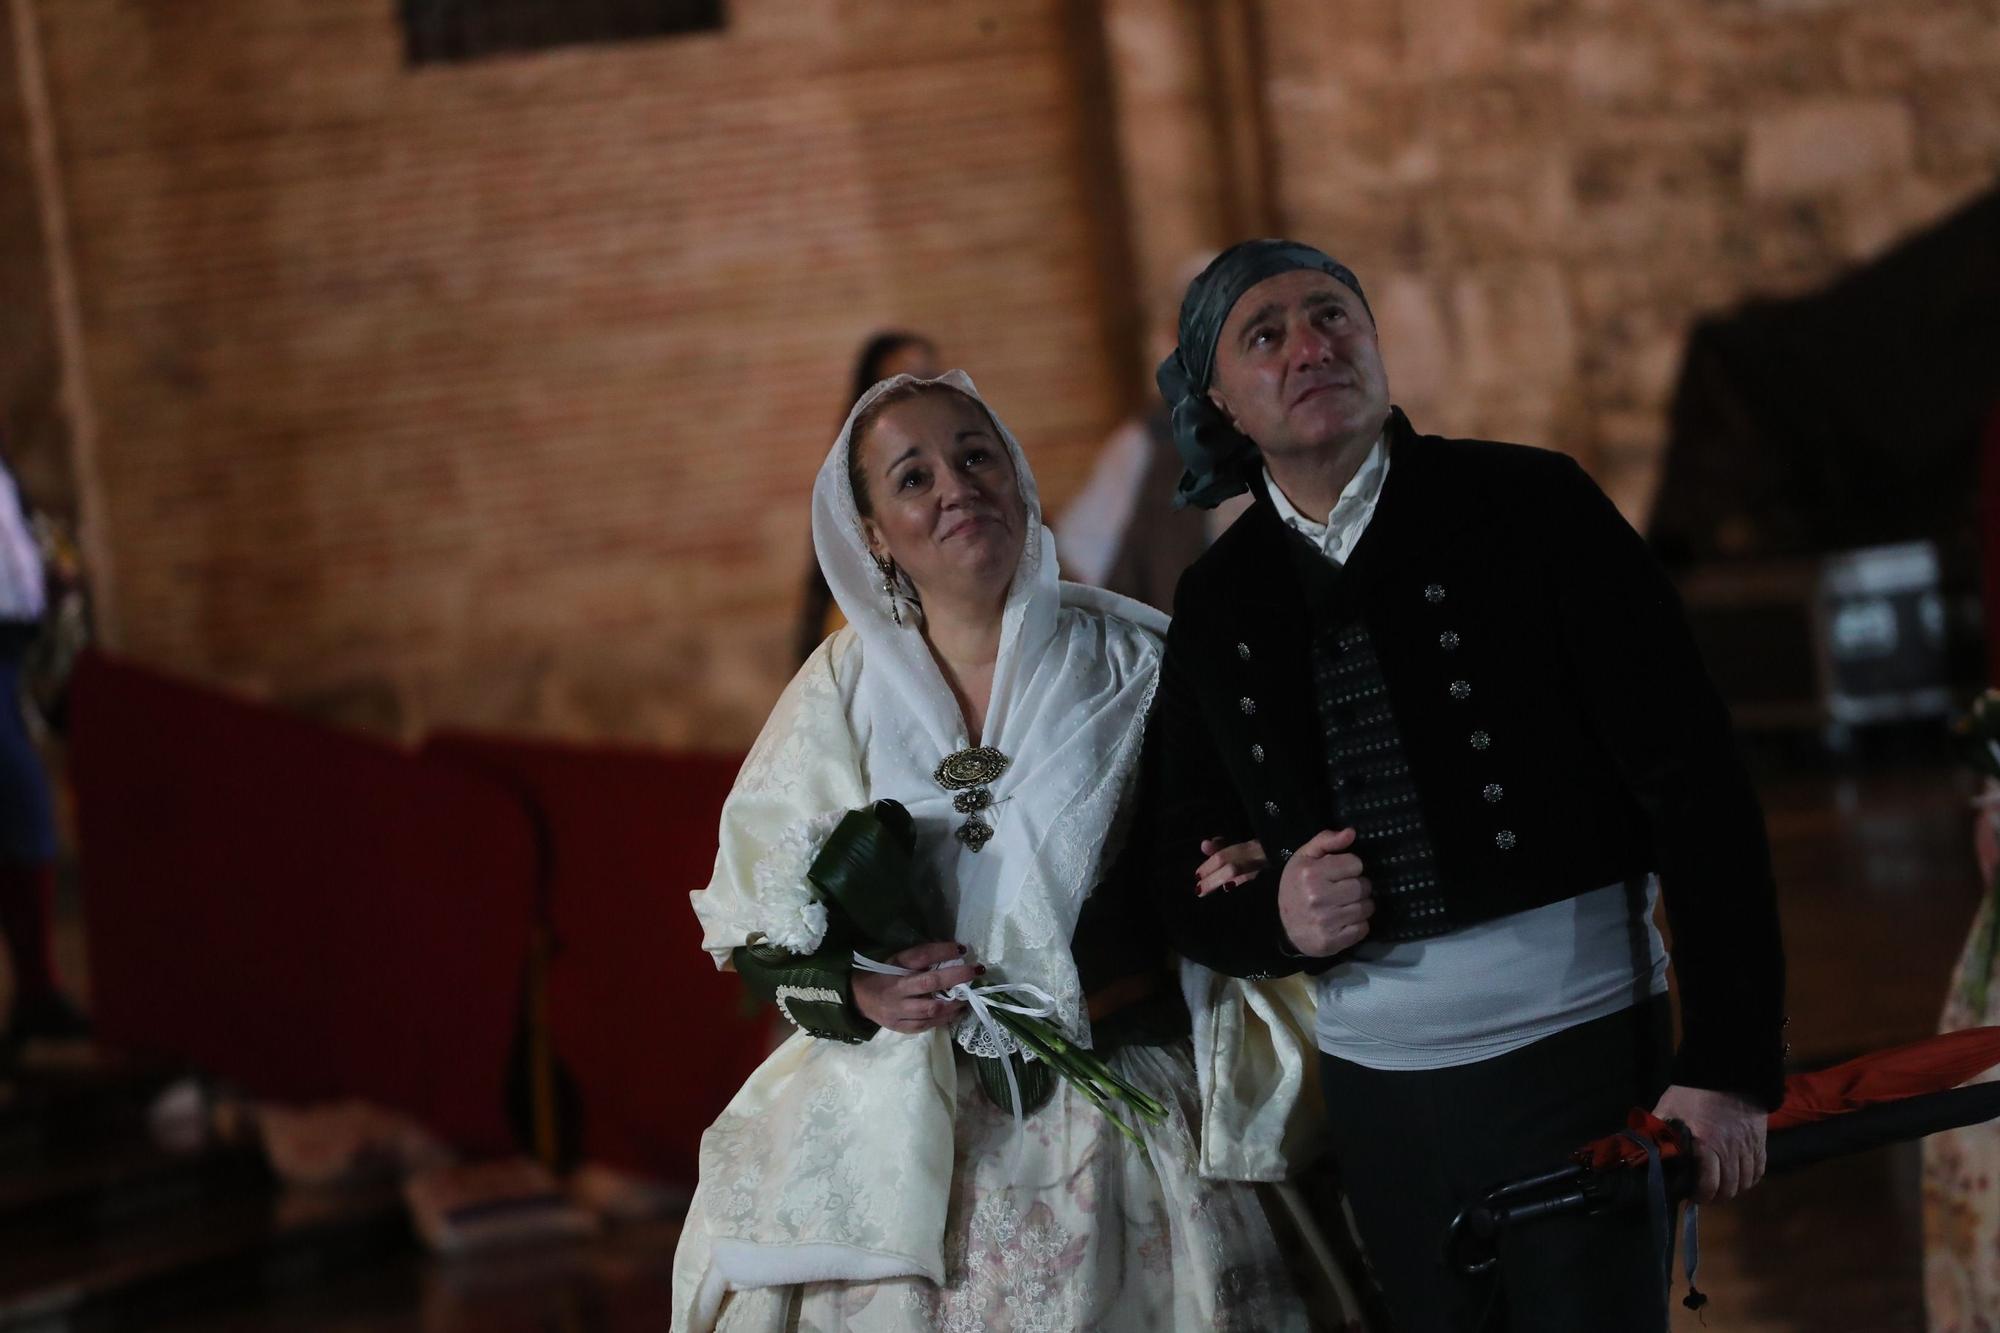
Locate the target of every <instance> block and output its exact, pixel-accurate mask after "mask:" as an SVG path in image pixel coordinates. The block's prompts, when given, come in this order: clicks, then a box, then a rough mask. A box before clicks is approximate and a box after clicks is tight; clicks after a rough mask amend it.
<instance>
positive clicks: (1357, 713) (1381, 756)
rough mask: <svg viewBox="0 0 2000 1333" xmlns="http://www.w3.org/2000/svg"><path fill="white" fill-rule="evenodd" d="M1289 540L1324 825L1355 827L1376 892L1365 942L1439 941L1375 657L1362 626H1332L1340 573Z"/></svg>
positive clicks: (1435, 892)
mask: <svg viewBox="0 0 2000 1333" xmlns="http://www.w3.org/2000/svg"><path fill="white" fill-rule="evenodd" d="M1290 535H1292V536H1293V537H1294V539H1295V540H1294V541H1293V542H1292V543H1291V546H1292V548H1293V550H1294V553H1295V555H1296V556H1297V558H1298V563H1299V569H1300V573H1301V574H1303V575H1304V576H1305V583H1306V587H1307V589H1308V596H1307V606H1308V614H1309V616H1310V617H1311V628H1312V677H1313V697H1314V703H1315V704H1316V705H1317V708H1318V712H1319V722H1320V728H1321V735H1322V738H1323V742H1324V745H1325V749H1326V779H1327V790H1328V791H1329V792H1330V793H1331V794H1332V800H1333V809H1332V810H1331V811H1330V812H1329V815H1330V819H1329V822H1328V824H1327V827H1329V828H1348V827H1352V828H1353V829H1354V832H1355V841H1354V846H1353V848H1352V850H1353V852H1354V854H1355V855H1356V856H1358V857H1360V858H1361V864H1362V867H1363V873H1364V874H1366V875H1367V877H1368V881H1369V883H1370V884H1371V885H1372V886H1373V888H1374V891H1375V915H1374V917H1373V918H1372V919H1371V920H1370V921H1369V930H1368V935H1369V938H1370V939H1377V940H1419V939H1426V938H1428V937H1430V936H1432V935H1442V934H1444V933H1445V932H1446V931H1448V930H1450V929H1451V928H1452V925H1453V920H1452V912H1451V908H1450V904H1449V903H1448V902H1447V901H1446V898H1445V892H1444V885H1443V882H1442V881H1441V879H1440V878H1439V875H1438V866H1437V855H1436V852H1435V851H1434V850H1433V849H1432V846H1431V838H1430V832H1429V830H1428V829H1426V828H1425V827H1424V812H1423V807H1422V805H1421V804H1420V803H1419V801H1418V798H1417V784H1416V781H1415V779H1414V778H1413V777H1412V776H1411V774H1410V762H1409V758H1408V756H1407V755H1406V754H1405V753H1404V750H1403V739H1402V734H1401V732H1400V731H1399V730H1398V728H1397V726H1396V711H1395V708H1394V707H1393V706H1392V705H1391V703H1390V701H1389V686H1388V682H1387V681H1385V680H1384V679H1383V676H1382V663H1381V660H1380V659H1379V658H1378V657H1377V656H1376V655H1375V645H1374V643H1373V642H1372V641H1371V639H1370V638H1369V634H1368V626H1367V625H1366V624H1365V623H1363V622H1362V621H1360V620H1358V619H1357V620H1346V621H1336V620H1335V619H1333V618H1332V617H1331V616H1329V615H1327V614H1326V613H1325V611H1324V609H1323V608H1325V607H1326V605H1327V596H1326V594H1327V593H1328V592H1330V590H1331V588H1332V586H1333V584H1334V582H1335V581H1336V580H1337V579H1338V578H1339V577H1340V570H1339V569H1338V568H1337V567H1335V566H1334V565H1333V564H1332V562H1330V561H1328V560H1327V559H1326V557H1325V556H1323V555H1322V554H1320V552H1319V551H1318V550H1316V549H1315V548H1314V547H1313V546H1312V544H1311V543H1310V542H1308V541H1306V540H1305V539H1304V538H1303V537H1300V536H1298V534H1296V533H1292V534H1290Z"/></svg>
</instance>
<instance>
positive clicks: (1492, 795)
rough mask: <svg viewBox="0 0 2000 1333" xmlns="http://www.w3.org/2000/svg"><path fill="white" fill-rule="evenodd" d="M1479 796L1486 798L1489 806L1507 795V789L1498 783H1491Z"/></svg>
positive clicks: (1481, 790) (1482, 789)
mask: <svg viewBox="0 0 2000 1333" xmlns="http://www.w3.org/2000/svg"><path fill="white" fill-rule="evenodd" d="M1479 794H1480V795H1481V796H1484V797H1485V798H1486V803H1487V804H1488V805H1492V804H1494V803H1495V802H1497V801H1499V799H1500V798H1501V797H1503V796H1505V795H1506V794H1507V789H1506V788H1505V787H1503V786H1501V785H1500V784H1499V783H1497V782H1489V783H1487V784H1486V785H1485V786H1484V787H1482V788H1480V789H1479Z"/></svg>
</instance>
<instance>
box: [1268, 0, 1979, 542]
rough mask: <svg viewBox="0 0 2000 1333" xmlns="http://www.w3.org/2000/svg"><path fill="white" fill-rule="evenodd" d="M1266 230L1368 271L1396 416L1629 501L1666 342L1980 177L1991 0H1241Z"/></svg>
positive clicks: (1863, 249) (1645, 491)
mask: <svg viewBox="0 0 2000 1333" xmlns="http://www.w3.org/2000/svg"><path fill="white" fill-rule="evenodd" d="M1264 12H1265V28H1266V36H1267V47H1266V61H1267V69H1268V89H1269V98H1270V106H1271V114H1270V121H1271V124H1272V126H1273V132H1274V134H1275V136H1276V138H1277V141H1278V156H1279V161H1280V168H1279V179H1280V183H1281V189H1282V192H1283V193H1282V204H1281V208H1282V212H1283V215H1284V225H1285V226H1286V227H1288V228H1289V229H1290V230H1292V231H1293V232H1296V233H1299V234H1301V235H1304V236H1307V237H1309V238H1312V239H1314V240H1317V241H1320V242H1321V243H1323V244H1325V245H1327V246H1328V247H1330V248H1332V249H1334V250H1335V251H1336V252H1338V253H1340V254H1342V255H1344V256H1347V257H1348V258H1349V262H1350V263H1351V264H1353V265H1354V266H1355V268H1356V269H1357V270H1358V271H1359V272H1360V273H1361V274H1362V275H1363V277H1364V279H1365V280H1367V281H1369V282H1370V283H1371V288H1370V293H1369V294H1370V298H1371V300H1372V301H1373V303H1374V305H1375V308H1376V310H1377V311H1378V313H1379V315H1380V317H1381V322H1382V326H1383V338H1384V343H1385V355H1386V357H1387V359H1388V365H1389V371H1390V378H1391V383H1392V384H1393V385H1394V387H1395V389H1396V392H1397V396H1398V398H1399V399H1400V400H1401V401H1403V402H1404V403H1406V404H1407V405H1408V406H1409V407H1410V409H1411V412H1412V415H1413V417H1414V418H1415V419H1416V420H1417V421H1418V423H1419V424H1420V425H1424V426H1425V427H1427V428H1429V429H1433V430H1440V431H1445V432H1452V433H1465V434H1483V435H1494V436H1499V437H1501V438H1512V439H1519V440H1526V441H1530V442H1534V443H1543V444H1553V445H1559V446H1561V447H1563V448H1565V449H1567V450H1569V451H1571V452H1573V453H1575V454H1577V455H1578V456H1579V457H1580V458H1581V459H1582V460H1583V461H1584V462H1585V463H1586V464H1587V465H1588V466H1590V467H1591V468H1592V470H1593V471H1594V472H1595V473H1596V474H1597V476H1598V478H1599V480H1600V481H1601V482H1603V483H1604V484H1605V485H1606V487H1607V489H1609V490H1610V491H1611V492H1612V494H1613V495H1614V497H1615V498H1617V499H1618V500H1619V501H1620V503H1621V504H1622V505H1623V506H1624V507H1625V509H1626V511H1627V513H1628V514H1631V515H1633V516H1634V517H1642V516H1643V514H1644V512H1645V508H1646V505H1647V502H1648V497H1649V496H1650V493H1651V489H1652V485H1653V482H1654V479H1655V473H1656V465H1657V456H1658V451H1659V449H1660V446H1661V444H1662V441H1663V439H1664V436H1665V411H1664V409H1665V402H1666V397H1667V394H1668V392H1669V390H1670V389H1671V387H1672V382H1673V379H1674V376H1675V374H1676V372H1677V371H1678V368H1679V352H1680V347H1681V343H1682V340H1683V339H1684V337H1685V336H1686V333H1687V330H1688V328H1689V326H1690V324H1691V323H1692V322H1693V320H1694V319H1695V318H1696V317H1697V316H1698V315H1701V314H1704V313H1709V312H1713V311H1716V310H1719V309H1723V308H1727V307H1729V306H1731V305H1733V304H1735V303H1736V302H1738V301H1740V300H1742V299H1743V298H1745V297H1746V296H1750V295H1753V294H1756V295H1772V294H1783V293H1791V292H1797V291H1801V290H1806V289H1810V288H1812V287H1815V286H1818V285H1820V284H1821V283H1823V282H1825V281H1827V280H1828V279H1830V278H1831V277H1833V276H1834V275H1835V274H1837V273H1838V272H1840V271H1841V270H1842V269H1843V268H1844V267H1845V266H1847V265H1849V264H1852V263H1854V262H1855V261H1858V260H1865V259H1867V258H1868V257H1870V256H1872V255H1874V254H1876V253H1878V252H1879V251H1880V250H1882V249H1883V248H1884V247H1885V245H1886V244H1887V243H1888V242H1890V241H1891V240H1893V239H1895V238H1897V237H1900V236H1902V235H1904V234H1906V233H1907V232H1908V231H1910V230H1912V229H1914V228H1916V227H1919V226H1921V225H1922V224H1924V223H1926V222H1930V221H1933V220H1935V219H1937V218H1939V217H1940V216H1942V215H1943V214H1945V213H1946V212H1948V211H1950V210H1951V208H1952V207H1953V206H1954V205H1956V204H1958V203H1960V202H1962V201H1963V200H1965V199H1966V198H1968V197H1969V196H1971V195H1973V194H1975V193H1978V192H1979V191H1981V190H1984V189H1990V188H1991V187H1992V185H1993V183H1994V180H1995V177H1996V174H2000V3H1995V0H1866V2H1863V0H1689V2H1688V3H1681V4H1672V5H1660V4H1655V3H1651V2H1650V0H1338V2H1337V3H1327V2H1326V0H1267V3H1266V4H1265V6H1264Z"/></svg>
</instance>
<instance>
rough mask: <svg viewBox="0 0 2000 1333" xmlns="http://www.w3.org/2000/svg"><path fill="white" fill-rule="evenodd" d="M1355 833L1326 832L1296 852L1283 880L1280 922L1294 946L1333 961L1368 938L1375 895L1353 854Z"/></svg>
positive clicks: (1311, 955) (1281, 881)
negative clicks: (1369, 919)
mask: <svg viewBox="0 0 2000 1333" xmlns="http://www.w3.org/2000/svg"><path fill="white" fill-rule="evenodd" d="M1354 836H1355V835H1354V830H1353V829H1351V828H1344V829H1340V830H1338V831H1335V830H1333V829H1323V830H1321V831H1320V832H1319V833H1317V834H1315V835H1314V836H1313V840H1312V841H1311V842H1309V843H1307V844H1306V845H1305V846H1303V847H1301V848H1299V849H1298V851H1296V852H1294V853H1292V859H1291V860H1289V861H1287V862H1285V871H1284V874H1283V875H1281V876H1280V877H1279V879H1278V919H1279V921H1281V922H1282V923H1283V924H1284V927H1285V935H1286V936H1287V937H1288V938H1289V939H1290V940H1291V942H1292V947H1293V948H1294V949H1297V950H1298V951H1299V952H1300V953H1301V954H1304V955H1305V956H1306V957H1308V958H1329V957H1331V956H1333V955H1334V954H1337V953H1339V952H1340V951H1341V950H1342V949H1351V948H1353V947H1354V946H1355V945H1357V944H1359V943H1361V941H1362V940H1363V939H1365V938H1367V935H1368V918H1369V917H1371V916H1374V915H1375V890H1374V888H1373V887H1372V886H1371V885H1370V884H1369V883H1368V881H1367V880H1366V879H1364V878H1362V875H1361V858H1360V857H1358V856H1355V855H1353V854H1352V853H1350V852H1349V851H1348V850H1347V849H1348V848H1349V847H1352V846H1353V845H1354Z"/></svg>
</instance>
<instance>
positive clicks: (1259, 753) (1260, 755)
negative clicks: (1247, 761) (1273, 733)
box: [1250, 745, 1264, 764]
mask: <svg viewBox="0 0 2000 1333" xmlns="http://www.w3.org/2000/svg"><path fill="white" fill-rule="evenodd" d="M1250 758H1251V759H1253V760H1255V761H1256V762H1257V763H1260V764H1261V763H1263V762H1264V747H1263V746H1261V745H1253V746H1251V747H1250Z"/></svg>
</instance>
